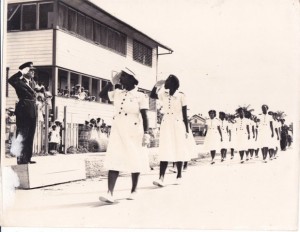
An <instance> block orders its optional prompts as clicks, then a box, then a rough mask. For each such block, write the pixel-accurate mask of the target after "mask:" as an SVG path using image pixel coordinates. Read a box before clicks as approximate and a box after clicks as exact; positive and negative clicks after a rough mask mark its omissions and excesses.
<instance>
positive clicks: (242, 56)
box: [92, 0, 300, 121]
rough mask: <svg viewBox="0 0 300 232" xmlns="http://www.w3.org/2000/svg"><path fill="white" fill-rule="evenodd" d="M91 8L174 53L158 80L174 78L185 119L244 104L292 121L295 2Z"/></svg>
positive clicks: (298, 53)
mask: <svg viewBox="0 0 300 232" xmlns="http://www.w3.org/2000/svg"><path fill="white" fill-rule="evenodd" d="M92 2H94V3H95V4H97V5H99V7H101V8H102V9H104V10H106V11H107V12H109V13H111V14H112V15H114V16H115V17H117V18H119V19H121V20H122V21H125V22H126V23H128V24H130V25H131V26H133V27H135V28H136V29H138V30H140V31H142V32H144V33H145V34H147V35H149V36H150V37H151V38H153V39H155V40H157V41H159V42H160V43H162V44H164V45H166V46H168V47H170V48H172V49H173V50H174V53H173V54H171V55H163V56H159V63H158V73H159V79H166V77H167V76H168V75H169V74H171V73H172V74H174V75H176V76H177V77H178V78H179V79H180V89H181V91H183V92H184V93H185V94H186V97H187V100H188V108H189V115H190V116H191V115H193V114H196V113H200V114H203V115H204V116H205V117H206V116H208V115H207V112H208V110H210V109H215V110H216V111H225V112H228V113H233V112H234V110H235V109H236V108H237V107H238V106H244V105H249V104H250V106H251V108H253V109H255V112H254V113H255V114H259V113H261V105H262V104H267V105H269V108H270V110H271V111H284V112H286V114H287V115H288V116H287V118H286V119H287V120H290V121H294V120H295V119H296V118H298V112H299V110H298V105H299V100H298V99H299V94H298V92H299V91H298V90H299V80H298V79H299V74H300V71H299V70H300V69H299V65H300V48H299V47H300V45H299V41H300V40H299V39H300V25H299V24H300V20H299V19H300V16H299V15H300V14H299V12H300V7H299V1H296V0H163V1H162V0H122V1H120V0H92ZM153 84H154V83H153Z"/></svg>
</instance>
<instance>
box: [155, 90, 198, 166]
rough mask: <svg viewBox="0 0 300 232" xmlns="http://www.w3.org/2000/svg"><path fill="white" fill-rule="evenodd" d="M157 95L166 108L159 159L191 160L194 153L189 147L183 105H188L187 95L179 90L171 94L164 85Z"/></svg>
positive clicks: (161, 127)
mask: <svg viewBox="0 0 300 232" xmlns="http://www.w3.org/2000/svg"><path fill="white" fill-rule="evenodd" d="M157 95H158V99H159V101H160V103H161V105H162V107H163V109H164V110H163V112H164V116H163V118H162V122H161V125H160V135H159V137H160V139H159V148H158V157H159V158H158V159H159V161H169V162H180V161H189V160H190V158H191V156H193V155H192V154H190V153H191V150H190V149H189V147H188V144H189V142H188V139H187V138H186V128H185V124H184V122H183V116H182V107H183V106H186V99H185V95H184V93H182V92H179V91H178V90H177V91H176V92H175V93H174V94H173V95H170V94H169V90H167V89H165V88H164V87H161V89H160V90H158V93H157ZM190 133H191V132H190Z"/></svg>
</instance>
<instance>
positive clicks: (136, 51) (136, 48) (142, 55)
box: [133, 40, 152, 67]
mask: <svg viewBox="0 0 300 232" xmlns="http://www.w3.org/2000/svg"><path fill="white" fill-rule="evenodd" d="M133 60H135V61H137V62H139V63H142V64H144V65H147V66H150V67H152V48H150V47H148V46H146V45H145V44H143V43H141V42H138V41H137V40H134V41H133Z"/></svg>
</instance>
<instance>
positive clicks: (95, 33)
mask: <svg viewBox="0 0 300 232" xmlns="http://www.w3.org/2000/svg"><path fill="white" fill-rule="evenodd" d="M5 7H6V9H4V10H5V12H7V28H6V31H7V33H6V34H5V38H4V49H5V50H4V53H5V55H6V56H5V67H4V69H5V68H6V78H8V77H9V76H11V75H13V74H14V73H15V72H17V71H18V67H19V65H20V64H22V63H24V62H26V61H32V62H33V63H34V66H35V67H36V68H37V72H36V75H37V80H39V81H41V82H42V84H43V85H44V86H48V87H49V89H50V91H51V92H52V95H53V100H52V101H53V102H52V103H53V110H54V113H53V114H54V119H56V118H59V119H63V118H64V107H65V106H67V118H66V121H67V122H68V123H74V124H81V123H84V121H85V120H87V119H89V118H95V117H100V118H102V119H104V120H105V121H106V122H107V123H110V119H111V118H112V116H113V107H112V105H111V104H110V103H109V102H107V101H105V100H102V99H100V98H99V96H98V94H99V92H100V91H101V89H102V88H103V87H104V86H105V84H106V83H107V82H108V81H109V80H110V79H111V77H112V75H113V74H114V73H115V72H116V71H119V70H120V69H121V68H124V67H129V68H130V69H131V70H133V71H134V72H135V73H136V75H138V76H139V77H140V83H139V87H140V90H141V91H144V92H145V93H149V92H150V90H151V88H152V86H153V85H154V84H155V82H156V79H157V67H158V57H159V55H160V51H162V52H163V53H164V54H165V53H170V54H171V53H172V52H173V51H172V49H170V48H168V47H167V46H165V45H163V44H161V43H159V42H158V41H156V40H154V39H152V38H151V37H149V36H148V35H146V34H144V33H143V32H141V31H139V30H137V29H135V28H134V27H132V26H130V25H128V24H126V23H125V22H123V21H121V20H120V19H118V18H116V17H114V16H113V15H111V14H109V13H108V12H106V11H104V10H103V9H101V8H100V7H99V6H97V5H95V4H93V3H91V2H90V1H88V0H52V1H51V0H50V1H32V0H6V3H5ZM78 84H79V85H81V86H82V87H83V88H84V89H85V90H86V91H87V92H89V94H90V95H91V96H95V100H94V101H87V100H77V99H75V98H69V97H65V96H64V94H61V93H63V92H64V90H68V91H71V90H72V87H74V86H76V85H78ZM5 87H6V89H5V91H6V107H7V108H8V107H14V106H15V103H16V101H17V96H16V94H15V91H14V89H13V88H12V87H11V86H9V85H8V84H7V85H6V86H5ZM149 101H150V100H149ZM149 119H150V126H151V127H156V108H155V102H151V101H150V110H149Z"/></svg>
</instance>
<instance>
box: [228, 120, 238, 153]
mask: <svg viewBox="0 0 300 232" xmlns="http://www.w3.org/2000/svg"><path fill="white" fill-rule="evenodd" d="M228 130H230V135H231V137H230V141H229V144H228V147H229V148H231V149H236V123H235V122H234V123H232V122H230V123H228Z"/></svg>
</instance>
